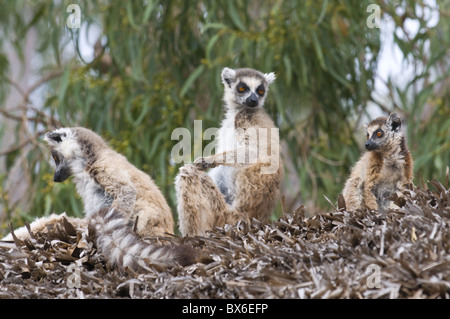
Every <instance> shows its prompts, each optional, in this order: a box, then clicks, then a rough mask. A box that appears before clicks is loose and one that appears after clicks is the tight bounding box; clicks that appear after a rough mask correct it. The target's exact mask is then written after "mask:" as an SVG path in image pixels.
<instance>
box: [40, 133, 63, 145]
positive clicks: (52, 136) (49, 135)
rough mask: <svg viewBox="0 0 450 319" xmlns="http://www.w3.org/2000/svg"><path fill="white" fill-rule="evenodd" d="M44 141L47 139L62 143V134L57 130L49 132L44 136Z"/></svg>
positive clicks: (47, 140) (48, 141)
mask: <svg viewBox="0 0 450 319" xmlns="http://www.w3.org/2000/svg"><path fill="white" fill-rule="evenodd" d="M44 141H46V142H47V143H55V142H56V143H61V142H62V139H61V134H60V133H56V132H48V133H47V134H45V136H44Z"/></svg>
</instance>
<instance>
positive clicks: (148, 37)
mask: <svg viewBox="0 0 450 319" xmlns="http://www.w3.org/2000/svg"><path fill="white" fill-rule="evenodd" d="M372 2H373V1H368V0H365V1H358V0H336V1H312V0H306V1H281V0H268V1H264V2H260V1H238V0H232V1H212V0H211V1H195V2H194V1H181V0H171V1H152V0H148V1H119V2H117V1H114V2H112V1H100V2H91V1H78V4H79V6H80V8H81V13H82V14H81V20H82V28H81V29H69V28H68V27H67V26H66V20H67V17H68V16H69V14H70V13H67V10H66V9H67V5H68V4H69V3H67V2H54V1H45V0H40V1H33V2H29V1H26V0H20V1H6V2H4V3H2V5H1V6H2V8H1V10H0V26H1V30H2V37H3V38H0V45H1V46H2V48H1V50H0V77H1V78H2V79H4V81H1V83H2V84H1V85H0V98H1V99H2V100H4V98H5V96H6V95H7V94H8V93H10V94H18V93H19V94H21V97H22V98H23V103H22V104H21V105H22V108H21V107H18V108H17V109H8V110H7V109H6V108H5V109H4V110H1V109H0V111H2V113H1V114H3V115H4V117H5V118H6V120H7V121H9V122H10V123H15V124H14V125H15V133H14V134H15V136H16V137H15V141H16V147H13V148H12V149H8V150H5V151H3V152H2V155H6V156H7V160H6V164H5V165H6V172H5V173H4V174H2V176H5V177H6V176H7V175H8V172H9V169H10V168H11V167H12V166H13V165H14V163H16V161H18V159H19V158H20V157H21V156H25V157H26V164H24V165H23V169H24V170H26V172H27V174H28V175H29V179H30V184H31V186H30V191H29V192H28V194H29V198H27V201H28V203H29V205H25V206H19V207H18V206H14V207H11V206H10V205H9V204H8V202H7V201H5V200H2V202H1V203H0V207H1V209H3V210H4V211H3V213H1V212H0V215H4V216H7V217H3V219H2V220H5V219H12V217H13V215H14V216H17V215H20V216H22V215H24V213H25V212H26V213H27V214H28V215H31V216H39V215H42V214H49V213H52V212H56V213H61V212H63V211H66V212H67V213H68V214H81V213H82V206H81V203H80V200H79V199H78V198H77V197H76V195H75V190H74V187H73V185H72V184H71V183H64V184H62V185H57V184H54V183H53V182H52V181H51V178H50V175H49V174H51V173H52V169H51V167H49V165H48V164H47V161H48V154H47V153H48V152H47V151H46V149H45V147H44V146H43V144H42V142H41V141H40V140H39V138H40V137H41V135H42V133H43V132H45V131H48V130H51V129H53V128H54V127H58V126H75V125H78V126H85V127H89V128H91V129H93V130H95V131H96V132H98V133H100V134H101V135H103V136H104V137H105V138H106V139H107V140H108V142H109V144H110V145H111V146H112V147H113V148H114V149H116V150H117V151H118V152H120V153H122V154H124V155H125V156H126V157H127V158H128V159H129V160H130V161H131V162H132V163H133V164H135V165H136V166H137V167H138V168H140V169H143V170H144V171H146V172H147V173H149V174H150V175H151V176H152V177H153V178H154V179H155V181H156V183H157V184H158V186H159V187H160V188H161V189H162V190H163V192H164V194H165V195H166V197H167V198H168V200H169V202H170V204H171V206H172V208H173V211H174V213H175V211H176V210H175V207H176V205H175V204H176V203H175V199H174V188H173V179H174V177H175V175H176V174H177V172H178V167H179V165H173V164H172V163H171V158H170V152H171V149H172V147H173V146H174V145H175V144H176V143H177V142H178V141H172V140H171V133H172V131H173V130H174V129H175V128H177V127H186V128H188V129H190V130H192V128H193V121H194V119H201V120H203V129H206V128H207V127H218V126H219V125H220V121H221V118H222V112H223V110H222V107H221V104H222V102H221V97H222V92H223V89H222V84H221V82H220V72H221V70H222V68H223V67H225V66H228V67H232V68H237V67H251V68H256V69H259V70H261V71H263V72H271V71H273V72H275V73H276V74H277V80H276V81H275V83H274V84H273V85H272V87H271V92H270V93H269V99H268V100H267V102H266V105H267V109H268V111H269V113H270V114H271V115H272V116H273V117H274V119H275V120H276V122H277V125H278V126H279V127H280V132H281V138H282V140H283V143H284V149H285V151H284V153H283V155H284V158H285V161H286V164H287V166H288V167H289V170H288V174H287V176H286V181H285V183H286V185H287V187H286V190H285V194H286V198H287V201H286V209H288V210H291V209H293V208H295V207H293V205H295V204H296V203H298V200H300V201H301V202H304V203H307V204H309V205H311V206H315V207H317V208H318V209H320V208H328V207H329V205H328V204H327V202H326V200H325V199H324V197H323V195H326V196H327V197H328V198H330V199H331V200H333V199H336V198H337V195H338V194H339V192H340V191H341V189H342V185H343V183H344V181H345V179H346V177H347V173H348V170H349V168H350V167H351V165H353V163H354V162H355V161H356V160H357V158H358V157H359V155H360V146H359V145H360V142H361V139H360V135H361V134H360V124H361V123H360V119H361V116H362V115H364V114H366V113H367V105H368V102H375V103H378V104H380V106H381V107H382V108H383V109H384V110H385V111H386V112H389V111H392V110H394V109H395V110H397V111H398V112H400V113H401V114H403V115H404V116H405V117H406V118H407V121H408V124H409V125H408V136H409V141H410V146H411V149H412V151H413V154H414V157H415V159H416V172H420V174H422V176H423V178H424V179H425V180H426V179H431V178H439V177H440V176H442V175H443V173H444V171H445V167H446V166H447V165H449V158H450V150H449V143H450V134H449V130H450V120H449V118H450V116H449V108H448V105H449V92H448V86H447V89H446V90H445V89H442V87H445V86H443V85H442V83H444V82H445V80H446V79H447V78H448V75H449V68H448V63H449V58H448V48H449V46H450V44H449V39H448V36H446V35H448V34H449V29H448V28H449V20H450V19H448V15H449V8H448V5H447V6H446V7H445V6H444V5H443V4H441V2H439V3H440V4H441V8H440V14H441V16H442V17H443V18H441V19H440V20H439V22H438V24H437V25H435V26H429V25H428V24H427V21H426V20H427V17H426V16H424V15H422V14H421V11H420V10H419V9H420V8H424V7H426V5H425V4H424V3H422V2H419V3H418V4H416V3H415V2H414V1H411V0H407V1H402V2H399V3H398V2H391V1H380V2H379V4H380V6H381V8H382V11H383V16H384V17H391V18H393V20H394V21H395V23H396V30H398V31H399V32H401V31H402V30H404V21H405V19H413V20H417V21H419V24H420V32H418V33H417V35H416V37H415V38H413V39H407V38H404V37H403V38H402V37H399V36H396V37H395V41H396V43H397V44H398V45H399V47H400V48H401V50H402V51H403V53H404V54H405V56H406V58H405V59H407V61H408V63H417V64H420V63H422V64H421V65H423V66H424V68H423V69H422V72H421V73H420V74H417V77H416V78H414V79H413V80H412V82H411V83H409V85H407V86H406V87H405V88H399V87H396V86H395V85H393V84H392V83H390V82H389V83H387V84H386V86H387V87H388V89H389V94H390V98H391V99H392V101H393V102H394V104H393V105H394V106H393V107H386V106H385V105H384V103H381V102H379V101H377V100H376V99H375V98H374V97H373V96H372V92H373V90H374V83H375V78H376V67H377V56H378V54H379V51H380V45H381V44H380V29H376V28H374V29H370V28H368V27H367V25H366V19H367V16H368V15H369V13H367V12H366V8H367V6H368V5H369V4H371V3H372ZM398 8H406V10H404V14H403V16H399V15H398V13H397V11H396V10H398ZM444 17H447V19H445V18H444ZM92 28H94V29H95V28H100V30H101V35H100V36H99V38H98V39H97V42H96V43H91V44H90V45H91V46H92V47H93V48H95V58H94V59H93V60H89V61H85V58H86V57H85V56H83V54H82V53H81V52H82V47H81V42H82V38H83V37H84V36H86V35H87V34H88V31H89V30H92ZM32 32H33V34H35V37H36V41H37V43H36V52H33V54H32V56H33V58H34V59H36V61H38V62H37V63H36V67H35V69H36V72H37V74H38V76H40V77H41V78H40V79H39V80H38V81H37V82H36V84H39V85H34V86H33V85H32V86H31V90H30V89H29V88H28V91H27V88H22V91H23V92H22V93H20V91H18V89H17V87H16V86H15V85H14V84H15V83H14V82H13V81H12V80H11V79H9V78H8V75H7V74H8V72H10V71H11V70H10V68H11V66H10V65H8V63H7V60H6V58H5V57H6V53H5V52H6V49H5V48H6V46H5V43H6V42H8V44H10V46H9V47H10V48H11V47H12V48H13V49H12V50H13V51H14V52H15V53H16V54H17V55H18V56H19V57H20V58H21V59H22V62H23V63H26V61H25V51H24V50H25V39H26V37H27V35H29V34H30V33H32ZM396 34H397V33H396ZM411 61H412V62H411ZM447 83H448V80H447ZM37 88H41V89H42V88H43V90H42V91H43V92H42V91H41V92H40V93H39V94H40V96H41V97H40V98H41V99H43V101H39V102H34V101H33V100H32V98H31V94H32V93H33V92H34V91H35V90H36V89H37ZM439 88H441V89H439ZM35 103H36V104H38V105H35ZM24 108H25V109H26V112H24V111H23V109H24ZM24 114H25V115H24ZM24 116H25V118H26V120H25V121H24V120H23V119H24ZM8 134H11V133H10V132H8ZM24 136H25V139H24ZM24 154H25V155H24ZM293 180H295V181H296V182H297V183H298V188H296V187H294V188H293V187H290V185H292V181H293ZM193 191H195V190H193ZM1 193H2V195H5V194H6V193H7V190H5V189H4V188H2V192H1ZM2 198H4V196H3V197H2ZM278 214H279V211H278ZM175 215H176V214H174V216H175ZM29 218H30V217H29Z"/></svg>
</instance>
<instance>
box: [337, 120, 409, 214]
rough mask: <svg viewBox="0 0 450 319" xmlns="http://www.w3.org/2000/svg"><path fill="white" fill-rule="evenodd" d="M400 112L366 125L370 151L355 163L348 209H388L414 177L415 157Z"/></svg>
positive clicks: (349, 183)
mask: <svg viewBox="0 0 450 319" xmlns="http://www.w3.org/2000/svg"><path fill="white" fill-rule="evenodd" d="M401 124H402V120H401V119H400V117H399V116H398V115H397V113H392V114H390V115H389V117H379V118H377V119H375V120H373V121H372V122H370V123H369V125H367V126H366V138H367V141H366V144H365V147H366V149H367V151H368V152H366V153H364V154H363V155H362V157H361V159H360V160H359V161H358V162H357V163H356V164H355V166H354V167H353V169H352V171H351V173H350V177H349V178H348V180H347V182H346V183H345V186H344V190H343V192H342V193H343V196H344V199H345V204H346V208H347V210H356V209H364V208H368V209H370V210H380V211H385V210H386V209H387V208H389V207H390V206H391V204H392V201H391V200H389V198H390V196H391V195H392V194H393V193H395V192H396V191H397V190H400V189H401V188H403V187H404V186H405V185H408V184H411V183H412V179H413V159H412V156H411V153H410V152H409V150H408V146H407V145H406V138H405V136H404V134H403V132H402V130H401Z"/></svg>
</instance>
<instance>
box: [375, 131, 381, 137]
mask: <svg viewBox="0 0 450 319" xmlns="http://www.w3.org/2000/svg"><path fill="white" fill-rule="evenodd" d="M374 135H375V136H376V137H382V136H383V131H382V130H377V131H376V132H375V133H374Z"/></svg>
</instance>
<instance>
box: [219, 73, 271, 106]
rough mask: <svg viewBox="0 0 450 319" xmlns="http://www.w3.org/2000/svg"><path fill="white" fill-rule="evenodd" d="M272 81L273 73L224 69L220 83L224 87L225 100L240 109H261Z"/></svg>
mask: <svg viewBox="0 0 450 319" xmlns="http://www.w3.org/2000/svg"><path fill="white" fill-rule="evenodd" d="M274 80H275V74H274V73H266V74H263V73H261V72H259V71H256V70H252V69H236V70H233V69H229V68H224V69H223V71H222V82H223V84H224V86H225V100H228V101H231V102H233V103H234V104H235V105H237V106H242V107H248V108H257V107H263V105H264V100H265V98H266V95H267V90H268V87H269V85H270V83H272V82H273V81H274Z"/></svg>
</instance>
